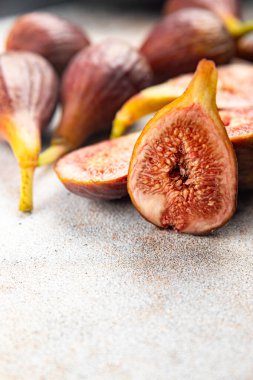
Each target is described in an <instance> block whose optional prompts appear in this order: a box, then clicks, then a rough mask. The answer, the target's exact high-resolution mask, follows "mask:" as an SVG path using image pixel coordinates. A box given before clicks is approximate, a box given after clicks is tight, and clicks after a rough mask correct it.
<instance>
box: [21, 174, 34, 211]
mask: <svg viewBox="0 0 253 380" xmlns="http://www.w3.org/2000/svg"><path fill="white" fill-rule="evenodd" d="M34 170H35V168H22V167H21V168H20V176H21V185H20V202H19V210H20V211H22V212H31V211H32V209H33V175H34Z"/></svg>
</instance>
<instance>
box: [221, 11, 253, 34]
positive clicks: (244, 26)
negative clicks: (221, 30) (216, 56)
mask: <svg viewBox="0 0 253 380" xmlns="http://www.w3.org/2000/svg"><path fill="white" fill-rule="evenodd" d="M224 22H225V25H226V27H227V29H228V31H229V33H230V34H231V35H232V36H233V37H235V38H238V37H242V36H243V35H245V34H247V33H249V32H252V31H253V21H251V20H249V21H245V22H244V21H240V20H239V19H237V18H235V17H232V16H228V17H225V19H224Z"/></svg>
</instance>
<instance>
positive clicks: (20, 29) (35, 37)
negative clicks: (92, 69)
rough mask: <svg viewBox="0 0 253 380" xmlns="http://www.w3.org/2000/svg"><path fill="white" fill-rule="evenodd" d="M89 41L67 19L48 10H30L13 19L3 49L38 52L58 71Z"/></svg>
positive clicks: (81, 31)
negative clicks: (31, 11)
mask: <svg viewBox="0 0 253 380" xmlns="http://www.w3.org/2000/svg"><path fill="white" fill-rule="evenodd" d="M89 43H90V42H89V39H88V37H87V35H86V33H85V32H84V31H83V30H82V29H81V28H79V27H78V26H76V25H74V24H72V23H71V22H69V21H67V20H64V19H63V18H61V17H59V16H55V15H53V14H50V13H45V12H33V13H28V14H26V15H24V16H21V17H19V18H18V19H17V20H16V22H15V23H14V25H13V26H12V28H11V30H10V32H9V35H8V36H7V42H6V50H7V51H8V50H22V51H31V52H34V53H37V54H40V55H42V56H43V57H44V58H46V59H47V60H48V61H49V62H50V63H51V64H52V65H53V66H54V67H55V69H56V70H57V72H58V73H62V71H63V70H64V69H65V68H66V66H67V65H68V63H69V61H70V60H71V58H72V57H73V56H74V55H75V54H76V53H77V52H79V51H80V50H81V49H83V48H85V47H87V46H88V45H89Z"/></svg>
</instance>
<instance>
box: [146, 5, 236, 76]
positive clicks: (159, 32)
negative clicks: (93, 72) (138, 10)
mask: <svg viewBox="0 0 253 380" xmlns="http://www.w3.org/2000/svg"><path fill="white" fill-rule="evenodd" d="M140 52H141V53H142V54H143V55H144V56H145V57H146V58H147V60H148V62H149V63H150V65H151V67H152V69H153V72H154V77H155V82H156V83H160V82H163V81H165V80H166V79H169V78H172V77H174V76H176V75H179V74H183V73H187V72H191V71H193V70H195V69H196V66H197V64H198V62H199V60H200V59H202V58H209V59H212V60H213V61H214V62H215V63H217V64H223V63H227V62H229V61H230V60H231V58H232V57H233V56H234V54H235V45H234V41H233V38H232V37H231V36H230V34H229V33H228V31H227V29H226V27H225V26H224V25H223V23H222V21H221V20H220V19H219V17H218V16H216V15H215V14H213V13H212V12H209V11H206V10H203V9H197V8H191V9H185V10H184V9H183V10H179V11H177V12H175V13H173V14H171V15H168V16H167V17H165V18H163V19H162V21H160V22H158V24H157V25H155V27H154V28H153V29H152V30H151V32H150V34H149V35H148V37H147V38H146V40H145V41H144V43H143V45H142V46H141V48H140Z"/></svg>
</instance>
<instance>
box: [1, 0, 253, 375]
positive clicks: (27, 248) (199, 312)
mask: <svg viewBox="0 0 253 380" xmlns="http://www.w3.org/2000/svg"><path fill="white" fill-rule="evenodd" d="M56 11H57V12H58V13H61V14H68V17H69V18H70V19H77V21H78V22H79V23H81V24H82V25H84V26H86V27H87V29H88V30H89V31H90V34H91V36H92V37H93V39H95V40H99V39H101V38H103V37H104V36H106V35H113V34H118V35H119V33H120V36H122V37H124V38H127V39H129V40H131V41H133V42H134V43H135V44H138V43H139V41H140V40H141V39H142V38H143V36H144V34H145V32H146V31H147V30H148V29H149V27H150V23H151V22H153V21H154V20H153V19H151V18H150V16H145V15H143V16H138V17H137V16H136V15H132V17H129V16H127V15H123V16H120V15H117V14H110V16H109V15H108V14H106V13H105V12H94V13H93V12H92V11H84V10H80V9H78V8H77V7H71V8H68V7H67V8H66V7H65V8H57V9H56ZM9 23H10V20H9V19H6V20H3V21H2V22H1V28H2V33H3V34H4V32H5V30H6V29H7V28H8V26H9ZM0 163H1V170H0V379H1V380H79V379H80V380H81V379H88V380H96V379H98V380H100V379H101V380H114V379H115V380H150V379H152V380H185V379H187V380H252V379H253V234H252V224H253V196H251V195H250V194H248V195H244V196H241V197H240V199H239V207H238V212H237V214H236V216H235V217H234V218H233V220H232V221H231V223H230V224H229V225H227V226H226V227H225V228H223V229H221V230H220V231H218V232H217V233H215V234H214V235H212V236H210V237H202V238H201V237H191V236H186V235H179V234H175V233H172V232H168V231H161V230H159V229H157V228H155V227H154V226H152V225H150V224H148V223H147V222H145V221H144V220H143V219H142V218H141V217H140V216H139V215H138V213H137V212H136V211H135V210H134V208H133V207H132V206H131V204H130V201H129V200H127V199H125V200H122V201H117V202H111V203H103V202H94V201H90V200H86V199H82V198H78V197H76V196H75V195H73V194H70V193H68V192H67V191H66V190H65V189H64V188H63V186H62V185H61V184H60V183H59V182H58V180H57V178H56V176H55V175H54V173H53V171H52V169H51V168H46V169H40V170H38V172H37V174H36V179H35V194H34V198H35V209H34V213H33V214H32V215H30V216H29V215H21V214H19V213H18V212H17V203H18V191H19V184H18V175H19V174H18V169H17V165H16V162H15V160H14V158H13V156H12V154H11V151H10V149H9V148H8V146H7V145H5V144H3V143H1V146H0Z"/></svg>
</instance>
